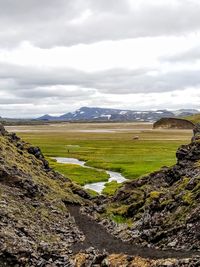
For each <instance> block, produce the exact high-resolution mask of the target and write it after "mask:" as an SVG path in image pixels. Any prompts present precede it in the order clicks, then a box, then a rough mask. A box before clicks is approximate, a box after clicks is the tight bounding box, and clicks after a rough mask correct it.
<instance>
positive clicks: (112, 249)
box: [68, 205, 200, 259]
mask: <svg viewBox="0 0 200 267" xmlns="http://www.w3.org/2000/svg"><path fill="white" fill-rule="evenodd" d="M68 209H69V211H70V214H71V215H72V216H73V217H74V219H75V222H76V224H77V225H78V227H79V229H80V230H81V231H82V232H83V233H84V235H85V237H86V238H85V240H84V242H80V243H77V244H75V245H73V246H72V247H71V249H72V251H73V253H77V252H79V251H80V250H81V249H87V248H89V247H94V248H96V249H99V250H100V251H102V250H103V249H105V250H106V251H107V252H109V253H123V254H128V255H133V256H136V255H138V256H141V257H143V258H152V259H159V258H163V259H164V258H190V257H192V256H193V255H199V254H200V253H198V252H181V251H174V250H167V251H162V250H156V249H151V248H141V247H138V246H134V245H133V244H130V243H127V242H122V241H121V240H120V239H118V238H116V237H114V236H112V235H111V234H109V233H108V232H107V231H106V230H105V228H104V227H103V226H101V225H100V224H98V223H97V222H95V221H94V220H92V219H91V218H90V217H88V216H87V215H83V214H81V213H80V207H79V206H71V205H70V206H68Z"/></svg>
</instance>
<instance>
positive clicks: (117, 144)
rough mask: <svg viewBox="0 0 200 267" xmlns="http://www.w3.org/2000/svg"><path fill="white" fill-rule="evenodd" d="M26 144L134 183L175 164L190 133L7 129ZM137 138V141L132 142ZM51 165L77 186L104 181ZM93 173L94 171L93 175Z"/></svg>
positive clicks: (89, 126)
mask: <svg viewBox="0 0 200 267" xmlns="http://www.w3.org/2000/svg"><path fill="white" fill-rule="evenodd" d="M7 130H8V131H12V132H16V133H17V134H18V135H19V136H21V137H22V138H23V139H24V140H25V141H28V142H30V143H32V144H33V145H36V146H39V147H40V148H41V149H42V152H43V153H44V155H45V156H47V157H49V158H50V157H72V158H77V159H80V160H84V161H86V162H87V165H88V166H93V167H97V168H101V169H107V170H114V171H119V172H121V173H122V175H124V176H125V177H126V178H129V179H134V178H136V177H139V176H141V175H145V174H147V173H149V172H152V171H155V170H158V169H159V168H160V167H162V166H170V165H172V164H174V163H175V152H176V149H177V148H178V146H180V145H181V144H184V143H188V142H189V140H190V139H191V135H192V131H191V130H152V124H150V123H60V124H52V125H38V126H9V127H7ZM134 136H139V140H133V138H134ZM50 163H51V165H52V166H53V167H54V168H55V169H56V170H58V171H60V172H62V173H63V174H65V175H66V176H68V177H69V178H71V179H72V180H75V181H76V182H77V183H79V184H85V183H87V182H88V180H89V182H93V181H94V182H96V181H98V180H99V181H102V180H107V177H106V176H105V173H104V172H102V173H101V174H100V175H97V174H96V173H92V171H93V170H92V169H87V170H86V169H85V168H81V167H79V168H78V167H77V166H72V165H70V166H68V165H66V166H63V164H61V165H62V166H61V165H60V164H57V163H55V162H53V161H51V162H50ZM93 172H94V171H93Z"/></svg>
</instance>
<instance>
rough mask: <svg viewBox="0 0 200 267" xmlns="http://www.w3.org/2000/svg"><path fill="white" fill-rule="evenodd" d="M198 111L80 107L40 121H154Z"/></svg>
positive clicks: (44, 117) (46, 116) (45, 117)
mask: <svg viewBox="0 0 200 267" xmlns="http://www.w3.org/2000/svg"><path fill="white" fill-rule="evenodd" d="M197 113H199V111H198V110H196V109H180V110H175V111H168V110H156V111H137V110H125V109H111V108H96V107H82V108H80V109H78V110H76V111H74V112H68V113H66V114H63V115H61V116H51V115H48V114H46V115H44V116H42V117H39V118H37V119H36V120H40V121H146V122H154V121H157V120H159V119H160V118H166V117H185V116H190V115H193V114H197Z"/></svg>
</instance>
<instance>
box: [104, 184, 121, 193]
mask: <svg viewBox="0 0 200 267" xmlns="http://www.w3.org/2000/svg"><path fill="white" fill-rule="evenodd" d="M120 187H122V184H120V183H117V182H116V181H112V182H109V183H106V184H105V188H104V189H103V192H102V193H103V194H105V195H108V196H112V195H114V194H115V192H116V191H117V189H119V188H120Z"/></svg>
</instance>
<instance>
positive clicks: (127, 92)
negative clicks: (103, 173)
mask: <svg viewBox="0 0 200 267" xmlns="http://www.w3.org/2000/svg"><path fill="white" fill-rule="evenodd" d="M199 12H200V2H199V1H197V0H149V1H146V0H124V1H121V0H110V1H107V0H99V1H93V0H84V1H82V0H68V1H65V0H58V1H53V0H48V1H47V0H44V1H37V0H29V1H27V0H16V1H3V0H0V115H3V116H36V115H41V114H43V113H58V107H59V111H62V112H63V113H64V112H67V111H69V110H73V109H75V108H79V107H81V106H87V105H88V106H107V107H121V108H131V109H147V108H156V107H157V108H178V107H199V106H198V105H199V98H200V96H199V91H200V78H199V71H200V50H199V48H198V47H199V45H200V41H199V40H200V38H199V37H200V16H199ZM189 92H190V93H189ZM15 111H18V112H19V113H16V112H15Z"/></svg>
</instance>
